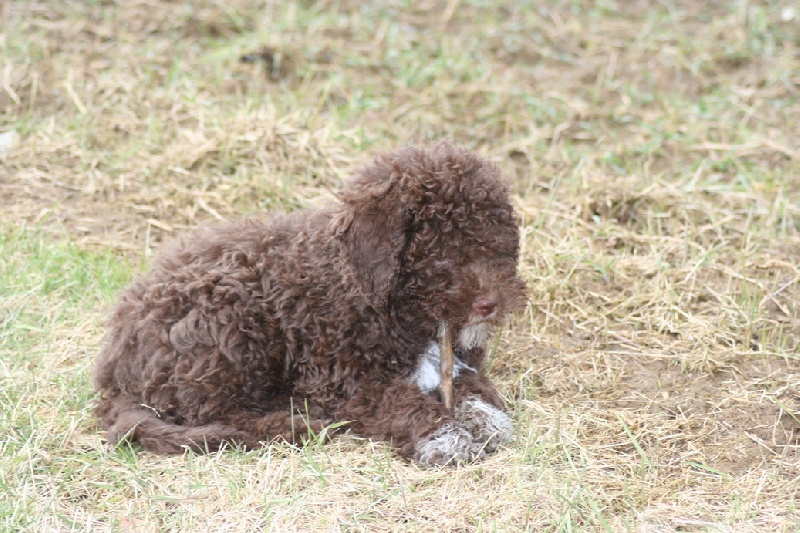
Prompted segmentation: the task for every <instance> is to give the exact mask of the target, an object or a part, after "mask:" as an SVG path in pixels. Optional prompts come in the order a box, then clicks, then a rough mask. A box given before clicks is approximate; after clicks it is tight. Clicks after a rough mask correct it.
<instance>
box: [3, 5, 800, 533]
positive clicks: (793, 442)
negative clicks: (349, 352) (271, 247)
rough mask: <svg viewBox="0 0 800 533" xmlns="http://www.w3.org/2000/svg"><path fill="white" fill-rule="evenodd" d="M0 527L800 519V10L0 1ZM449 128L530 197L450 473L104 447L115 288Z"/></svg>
mask: <svg viewBox="0 0 800 533" xmlns="http://www.w3.org/2000/svg"><path fill="white" fill-rule="evenodd" d="M0 24H2V26H1V29H2V32H0V67H1V68H0V190H1V191H2V194H0V379H1V380H2V383H3V385H2V387H0V420H2V423H0V529H2V530H26V529H28V530H38V531H59V530H91V531H108V530H113V531H118V530H128V531H161V530H184V531H194V530H201V529H209V530H234V531H245V530H254V531H255V530H258V531H260V530H274V531H312V530H348V531H349V530H364V531H392V530H403V531H405V530H408V531H434V530H435V531H472V530H498V531H515V530H530V531H572V530H581V531H595V530H600V531H647V532H650V531H795V530H797V529H798V528H800V508H799V506H800V504H798V492H799V491H800V454H799V453H798V450H799V449H800V442H799V441H798V439H799V438H800V354H799V353H798V352H800V268H799V267H798V265H800V9H799V8H798V6H797V5H796V4H795V3H793V2H791V1H790V0H761V1H758V0H753V1H747V0H744V1H742V0H736V1H734V0H731V1H723V0H719V1H715V2H692V1H689V0H675V1H672V2H655V1H652V2H651V1H644V0H641V1H640V0H635V1H624V0H616V1H614V0H606V1H602V2H589V1H584V0H546V1H541V2H527V1H526V2H512V1H508V2H486V1H482V0H460V1H459V0H447V1H436V0H424V1H422V2H408V1H401V0H397V1H395V0H391V1H375V2H371V1H356V0H341V1H335V0H320V1H316V2H311V1H298V2H273V1H263V0H262V1H256V0H231V1H227V2H222V1H218V0H204V1H198V2H184V1H166V0H134V1H114V0H93V1H87V2H29V1H22V0H19V1H16V0H11V1H10V2H5V3H3V4H2V6H0ZM441 138H449V139H453V140H455V141H456V142H459V143H462V144H465V145H467V146H469V147H471V148H473V149H475V150H477V151H478V152H480V153H481V154H483V155H485V156H486V157H489V158H491V159H493V160H494V161H496V162H497V163H498V164H499V165H500V166H501V168H502V169H503V170H504V172H505V173H506V175H507V176H508V178H509V180H510V182H511V184H512V188H513V192H514V203H515V205H516V207H517V209H518V210H519V212H520V215H521V224H522V233H523V242H522V261H521V266H520V271H521V274H522V275H523V277H524V279H525V280H526V282H527V284H528V287H529V292H530V304H529V306H528V307H527V309H526V310H525V312H524V313H520V314H519V315H517V316H515V317H513V318H512V319H511V320H510V321H509V324H508V325H507V326H506V327H504V328H503V330H502V331H501V332H499V333H498V335H497V336H496V338H495V339H494V340H493V342H492V355H491V358H490V361H489V372H490V373H491V374H492V376H493V377H494V378H495V379H496V380H497V382H498V383H499V385H500V389H501V392H502V394H503V396H504V397H505V399H506V400H507V401H508V404H509V407H510V411H511V412H512V414H513V418H514V421H515V424H516V436H515V440H514V442H513V444H512V445H511V446H509V447H508V448H507V449H504V450H502V451H500V452H499V453H498V454H496V455H494V456H493V457H491V458H489V459H488V460H486V461H484V462H481V463H476V464H474V465H467V466H462V467H459V468H450V469H444V470H425V469H421V468H420V467H418V466H416V465H413V464H409V463H406V462H404V461H402V460H400V459H398V458H397V457H396V456H395V455H393V454H392V452H391V450H389V449H388V448H387V447H385V446H383V445H381V444H375V443H370V442H366V441H362V440H359V439H356V438H355V437H352V436H349V435H346V436H344V437H342V438H337V439H336V440H335V441H334V442H333V443H330V444H328V445H325V446H323V445H320V444H317V443H312V444H311V445H309V446H308V447H306V448H302V449H298V448H293V447H291V446H288V445H285V444H276V445H273V446H270V447H269V448H266V449H264V450H260V451H257V452H242V451H237V450H229V451H226V452H223V453H219V454H213V455H209V456H202V457H198V456H193V455H186V456H181V457H170V458H164V457H159V456H154V455H151V454H148V453H145V452H142V451H141V450H140V449H139V448H137V447H135V446H133V447H126V446H123V447H120V448H111V447H109V446H108V445H107V444H106V443H105V442H104V440H103V435H102V432H101V431H100V429H99V427H98V425H97V422H96V420H95V419H94V418H93V415H92V412H91V405H92V401H93V392H92V388H91V377H90V376H91V368H92V358H93V357H94V355H95V354H96V352H97V350H98V346H99V343H100V339H101V335H102V325H103V319H104V315H105V313H107V311H108V309H109V307H110V306H111V305H112V304H113V301H114V297H115V294H116V293H117V292H118V291H119V290H120V289H121V288H122V287H124V285H125V284H126V283H127V282H128V281H129V280H130V279H131V278H132V277H133V276H135V275H136V273H138V272H141V271H142V270H143V269H144V268H146V265H147V263H148V261H149V260H150V258H151V257H152V255H153V254H154V253H156V252H157V250H158V248H159V246H160V245H161V244H162V243H163V242H164V241H165V240H168V239H170V238H173V237H175V236H177V235H179V234H181V233H182V232H183V231H184V230H185V229H187V228H190V227H194V226H195V225H197V224H199V223H203V222H206V221H210V220H216V219H233V218H235V217H237V216H241V215H245V214H258V215H266V214H267V213H268V212H274V211H280V210H294V209H298V208H302V207H309V206H317V205H324V204H326V203H327V202H330V201H333V198H334V197H335V194H336V191H337V190H338V189H339V187H340V186H341V184H342V182H343V180H345V179H346V178H347V176H348V175H350V173H351V172H352V171H353V169H354V168H356V167H357V166H358V165H360V164H361V163H362V162H364V161H366V160H367V159H368V158H369V156H370V154H372V153H375V152H377V151H381V150H386V149H391V148H393V147H397V146H400V145H404V144H407V143H410V142H423V141H426V140H432V139H441Z"/></svg>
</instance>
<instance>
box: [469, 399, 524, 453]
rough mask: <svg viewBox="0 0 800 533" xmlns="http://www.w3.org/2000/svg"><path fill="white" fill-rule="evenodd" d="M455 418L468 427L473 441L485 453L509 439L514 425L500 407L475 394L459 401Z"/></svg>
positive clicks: (492, 450)
mask: <svg viewBox="0 0 800 533" xmlns="http://www.w3.org/2000/svg"><path fill="white" fill-rule="evenodd" d="M455 416H456V420H458V421H459V422H461V423H462V424H464V425H465V426H466V427H467V428H469V430H470V432H471V434H472V438H473V441H474V442H475V444H476V445H477V446H479V447H480V448H481V449H482V451H484V452H485V453H492V452H494V451H495V450H497V447H498V446H500V445H501V444H505V443H506V442H508V441H509V440H510V439H511V435H512V433H513V432H514V426H513V424H512V423H511V419H510V418H509V417H508V415H507V414H505V413H504V412H503V411H501V410H500V409H498V408H496V407H494V406H492V405H489V404H488V403H486V402H484V401H483V400H481V399H480V398H478V397H477V396H470V397H468V398H466V399H465V400H464V401H463V402H461V403H460V404H459V405H458V406H457V407H456V411H455Z"/></svg>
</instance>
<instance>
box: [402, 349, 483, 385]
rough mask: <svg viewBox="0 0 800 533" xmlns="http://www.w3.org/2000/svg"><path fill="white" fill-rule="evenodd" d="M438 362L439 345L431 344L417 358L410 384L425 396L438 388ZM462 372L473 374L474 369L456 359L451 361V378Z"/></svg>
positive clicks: (440, 377) (439, 377)
mask: <svg viewBox="0 0 800 533" xmlns="http://www.w3.org/2000/svg"><path fill="white" fill-rule="evenodd" d="M440 360H441V353H440V351H439V343H437V342H431V343H430V344H429V345H428V348H427V349H426V350H425V351H424V352H422V354H421V355H420V356H419V361H418V362H417V368H416V369H415V370H414V373H413V374H412V375H411V382H412V383H416V384H417V387H419V390H421V391H422V392H424V393H426V394H427V393H429V392H432V391H434V390H436V389H437V388H438V387H439V382H440V381H441V379H442V376H441V373H440V371H439V364H440ZM464 371H468V372H475V369H474V368H472V367H471V366H469V365H468V364H466V363H465V362H464V361H462V360H461V359H459V358H458V357H456V358H455V361H453V377H454V378H456V377H458V375H459V374H461V372H464Z"/></svg>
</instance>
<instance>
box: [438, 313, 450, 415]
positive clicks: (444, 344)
mask: <svg viewBox="0 0 800 533" xmlns="http://www.w3.org/2000/svg"><path fill="white" fill-rule="evenodd" d="M439 353H440V355H441V357H440V361H439V370H440V372H441V380H440V382H439V391H440V392H441V393H442V398H443V399H444V407H445V409H447V410H448V411H451V412H452V410H453V335H452V332H451V331H450V325H449V324H448V323H447V322H443V323H442V332H441V340H440V346H439Z"/></svg>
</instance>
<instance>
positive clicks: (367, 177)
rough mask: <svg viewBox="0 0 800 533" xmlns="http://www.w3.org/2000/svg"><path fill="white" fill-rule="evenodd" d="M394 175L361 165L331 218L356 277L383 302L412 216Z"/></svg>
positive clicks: (395, 274)
mask: <svg viewBox="0 0 800 533" xmlns="http://www.w3.org/2000/svg"><path fill="white" fill-rule="evenodd" d="M380 171H383V172H380ZM386 171H388V173H387V172H386ZM379 172H380V174H379V175H377V176H376V174H377V173H379ZM376 178H378V179H376ZM396 178H397V174H396V173H394V172H392V170H391V167H389V168H386V167H383V168H381V166H380V165H376V166H372V167H368V168H366V169H364V171H363V172H362V174H361V176H359V178H357V179H356V180H354V181H353V182H351V183H350V185H349V187H348V188H347V189H346V190H345V191H344V192H343V193H342V195H341V199H342V203H343V204H344V209H343V211H342V212H341V213H340V214H339V215H337V217H336V219H335V220H334V224H335V228H334V232H335V234H336V235H337V236H338V237H339V238H340V239H342V242H343V244H344V247H345V250H346V252H347V254H348V256H349V257H348V258H349V260H350V263H351V265H352V266H353V270H354V272H355V275H356V277H357V281H358V283H359V285H361V287H363V289H364V291H365V293H367V294H368V295H369V296H371V299H372V300H373V301H374V302H375V303H376V304H382V303H386V301H387V298H388V296H389V292H390V291H391V289H392V287H393V286H394V284H395V283H396V281H397V277H398V275H399V273H400V258H401V255H402V253H403V250H404V248H405V246H406V242H407V240H408V233H409V225H410V222H411V218H412V214H411V211H410V210H409V209H408V208H407V207H406V206H403V205H402V202H401V200H400V193H399V190H398V189H399V187H398V186H397V179H396Z"/></svg>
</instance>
